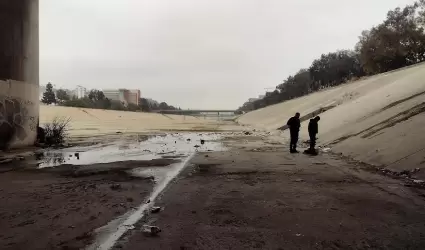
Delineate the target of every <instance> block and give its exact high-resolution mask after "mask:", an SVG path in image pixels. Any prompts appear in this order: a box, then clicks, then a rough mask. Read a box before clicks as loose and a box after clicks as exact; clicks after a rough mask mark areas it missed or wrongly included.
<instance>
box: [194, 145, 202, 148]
mask: <svg viewBox="0 0 425 250" xmlns="http://www.w3.org/2000/svg"><path fill="white" fill-rule="evenodd" d="M193 147H195V148H200V147H201V146H199V145H195V146H193Z"/></svg>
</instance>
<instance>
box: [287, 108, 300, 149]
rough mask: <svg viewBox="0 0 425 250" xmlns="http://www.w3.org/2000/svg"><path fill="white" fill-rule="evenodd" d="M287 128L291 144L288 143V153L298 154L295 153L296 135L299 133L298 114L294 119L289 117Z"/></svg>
mask: <svg viewBox="0 0 425 250" xmlns="http://www.w3.org/2000/svg"><path fill="white" fill-rule="evenodd" d="M286 125H288V128H289V132H290V134H291V142H290V145H289V147H290V152H291V153H298V151H297V142H298V134H299V133H300V127H301V122H300V113H296V114H295V116H294V117H291V118H290V119H289V120H288V122H287V123H286Z"/></svg>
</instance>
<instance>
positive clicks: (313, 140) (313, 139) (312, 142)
mask: <svg viewBox="0 0 425 250" xmlns="http://www.w3.org/2000/svg"><path fill="white" fill-rule="evenodd" d="M309 136H310V150H314V147H316V134H309Z"/></svg>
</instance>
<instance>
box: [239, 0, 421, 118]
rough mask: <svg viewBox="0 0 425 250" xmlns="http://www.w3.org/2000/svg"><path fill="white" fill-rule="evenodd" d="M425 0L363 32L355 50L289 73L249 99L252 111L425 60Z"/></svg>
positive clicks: (390, 14)
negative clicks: (274, 85)
mask: <svg viewBox="0 0 425 250" xmlns="http://www.w3.org/2000/svg"><path fill="white" fill-rule="evenodd" d="M424 25H425V0H420V1H418V2H416V3H414V4H412V5H407V6H406V7H404V8H396V9H394V10H391V11H389V12H388V13H387V17H386V19H385V20H384V21H383V22H382V23H380V24H379V25H377V26H374V27H372V28H371V29H369V30H366V31H363V32H362V34H361V35H360V37H359V41H358V43H357V44H356V46H355V48H354V49H351V50H340V51H336V52H331V53H327V54H322V55H321V57H320V58H317V59H316V60H314V61H313V62H312V64H311V66H310V67H309V68H305V69H300V70H299V71H298V72H297V73H296V74H294V75H291V76H289V77H288V78H287V79H285V80H284V81H283V82H282V83H281V84H279V85H277V86H276V89H275V90H274V91H272V92H267V93H266V95H265V97H264V98H263V99H259V100H256V101H254V102H246V103H244V104H243V105H242V106H241V107H240V108H239V109H238V111H239V112H249V111H252V110H256V109H259V108H264V107H266V106H269V105H273V104H277V103H280V102H284V101H287V100H291V99H293V98H297V97H300V96H304V95H307V94H310V93H312V92H316V91H319V90H321V89H323V88H328V87H333V86H337V85H340V84H343V83H346V82H347V81H350V80H356V79H359V78H361V77H364V76H370V75H374V74H379V73H383V72H387V71H391V70H395V69H399V68H402V67H405V66H409V65H413V64H416V63H419V62H423V61H424V60H425V32H424Z"/></svg>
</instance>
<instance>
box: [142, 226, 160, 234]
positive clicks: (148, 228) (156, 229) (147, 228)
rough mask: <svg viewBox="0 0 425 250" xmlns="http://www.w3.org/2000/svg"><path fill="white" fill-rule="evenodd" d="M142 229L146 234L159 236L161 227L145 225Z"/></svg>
mask: <svg viewBox="0 0 425 250" xmlns="http://www.w3.org/2000/svg"><path fill="white" fill-rule="evenodd" d="M142 231H143V234H144V235H146V236H157V235H158V234H159V233H160V232H161V229H160V228H159V227H157V226H150V225H143V228H142Z"/></svg>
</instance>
